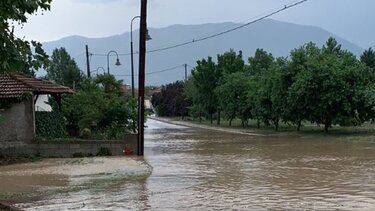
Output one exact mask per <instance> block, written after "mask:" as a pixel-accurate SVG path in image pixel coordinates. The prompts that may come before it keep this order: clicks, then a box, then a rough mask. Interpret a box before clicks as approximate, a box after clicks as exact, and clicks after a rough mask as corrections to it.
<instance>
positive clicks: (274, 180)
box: [16, 120, 375, 210]
mask: <svg viewBox="0 0 375 211" xmlns="http://www.w3.org/2000/svg"><path fill="white" fill-rule="evenodd" d="M147 125H148V127H147V129H146V135H145V139H146V142H145V146H146V149H145V154H146V156H145V159H146V160H147V162H148V163H149V164H150V165H151V166H153V172H152V174H151V176H150V177H148V178H147V179H139V180H130V181H128V180H125V181H122V182H120V183H115V184H109V185H106V186H98V187H95V186H94V187H92V188H90V189H85V190H81V191H72V192H65V193H58V194H53V195H51V196H48V197H44V198H40V199H37V200H32V201H28V202H26V203H18V204H16V206H17V207H20V208H23V209H26V210H202V209H204V210H207V209H208V210H216V209H218V210H228V209H230V210H232V209H236V210H375V153H374V152H375V142H354V141H345V140H339V139H332V138H321V140H320V139H319V140H317V139H316V138H315V139H313V138H298V137H286V136H282V137H277V136H269V137H260V136H250V135H244V134H233V133H225V132H222V131H211V130H205V129H196V128H190V127H184V126H175V125H170V124H167V123H162V122H157V121H155V120H149V121H148V123H147Z"/></svg>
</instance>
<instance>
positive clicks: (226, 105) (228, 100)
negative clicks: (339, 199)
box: [215, 72, 251, 126]
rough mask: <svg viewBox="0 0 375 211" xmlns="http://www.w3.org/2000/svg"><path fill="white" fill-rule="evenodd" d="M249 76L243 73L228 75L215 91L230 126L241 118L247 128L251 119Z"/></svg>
mask: <svg viewBox="0 0 375 211" xmlns="http://www.w3.org/2000/svg"><path fill="white" fill-rule="evenodd" d="M249 86H250V84H249V79H248V76H247V75H246V74H245V73H243V72H234V73H232V74H230V75H227V76H226V77H225V78H224V79H223V83H221V84H220V86H218V87H217V88H216V90H215V92H216V95H217V96H220V97H218V100H219V104H220V107H221V108H222V109H223V111H225V117H226V119H228V120H229V126H231V125H232V120H233V119H234V118H236V117H239V118H240V119H241V120H242V123H243V126H245V124H246V122H247V120H248V119H249V118H250V117H251V113H250V110H251V108H250V107H249V104H247V103H246V98H247V94H246V93H247V90H248V89H249Z"/></svg>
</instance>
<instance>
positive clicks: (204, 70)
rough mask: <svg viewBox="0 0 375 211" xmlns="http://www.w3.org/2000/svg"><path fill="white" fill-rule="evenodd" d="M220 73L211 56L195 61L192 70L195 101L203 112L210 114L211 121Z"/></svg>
mask: <svg viewBox="0 0 375 211" xmlns="http://www.w3.org/2000/svg"><path fill="white" fill-rule="evenodd" d="M221 76H222V73H221V72H220V71H219V70H218V68H217V67H216V64H215V63H214V62H213V61H212V58H211V57H208V59H207V60H206V59H202V60H200V61H197V66H196V67H195V69H194V70H193V71H192V77H193V78H194V80H193V83H194V87H195V89H196V91H195V93H196V96H195V97H194V98H195V100H196V101H199V102H200V106H201V107H202V108H203V109H204V111H205V113H207V114H208V115H209V116H210V120H211V123H212V121H213V114H214V113H215V112H216V111H217V110H218V100H217V96H216V95H215V88H216V87H217V85H218V83H219V81H220V80H221Z"/></svg>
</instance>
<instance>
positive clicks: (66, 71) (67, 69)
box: [46, 48, 83, 88]
mask: <svg viewBox="0 0 375 211" xmlns="http://www.w3.org/2000/svg"><path fill="white" fill-rule="evenodd" d="M46 71H47V79H49V80H53V81H55V82H56V83H58V84H61V85H64V86H69V87H71V88H74V87H75V86H77V85H78V84H79V83H80V82H81V81H82V79H83V75H82V73H81V70H80V69H79V68H78V66H77V63H76V62H75V61H74V59H73V58H72V57H71V56H70V55H69V53H68V52H67V51H66V49H65V48H59V49H57V48H56V49H55V50H53V52H52V56H51V62H50V66H49V67H48V68H47V69H46Z"/></svg>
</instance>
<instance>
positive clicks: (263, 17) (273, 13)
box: [148, 0, 308, 53]
mask: <svg viewBox="0 0 375 211" xmlns="http://www.w3.org/2000/svg"><path fill="white" fill-rule="evenodd" d="M307 1H308V0H301V1H298V2H295V3H292V4H289V5H285V6H284V7H283V8H281V9H278V10H276V11H274V12H271V13H268V14H266V15H264V16H262V17H260V18H257V19H255V20H253V21H250V22H248V23H245V24H242V25H239V26H237V27H234V28H231V29H228V30H225V31H222V32H219V33H216V34H212V35H209V36H206V37H202V38H199V39H193V40H192V41H188V42H183V43H180V44H176V45H172V46H168V47H164V48H159V49H154V50H150V51H148V53H154V52H159V51H165V50H169V49H173V48H178V47H181V46H185V45H189V44H193V43H197V42H202V41H204V40H208V39H212V38H215V37H218V36H221V35H224V34H227V33H230V32H233V31H236V30H238V29H241V28H244V27H246V26H249V25H251V24H254V23H257V22H259V21H261V20H264V19H266V18H269V17H271V16H274V15H276V14H278V13H280V12H283V11H284V10H288V9H290V8H292V7H296V6H298V5H300V4H303V3H305V2H307Z"/></svg>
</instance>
